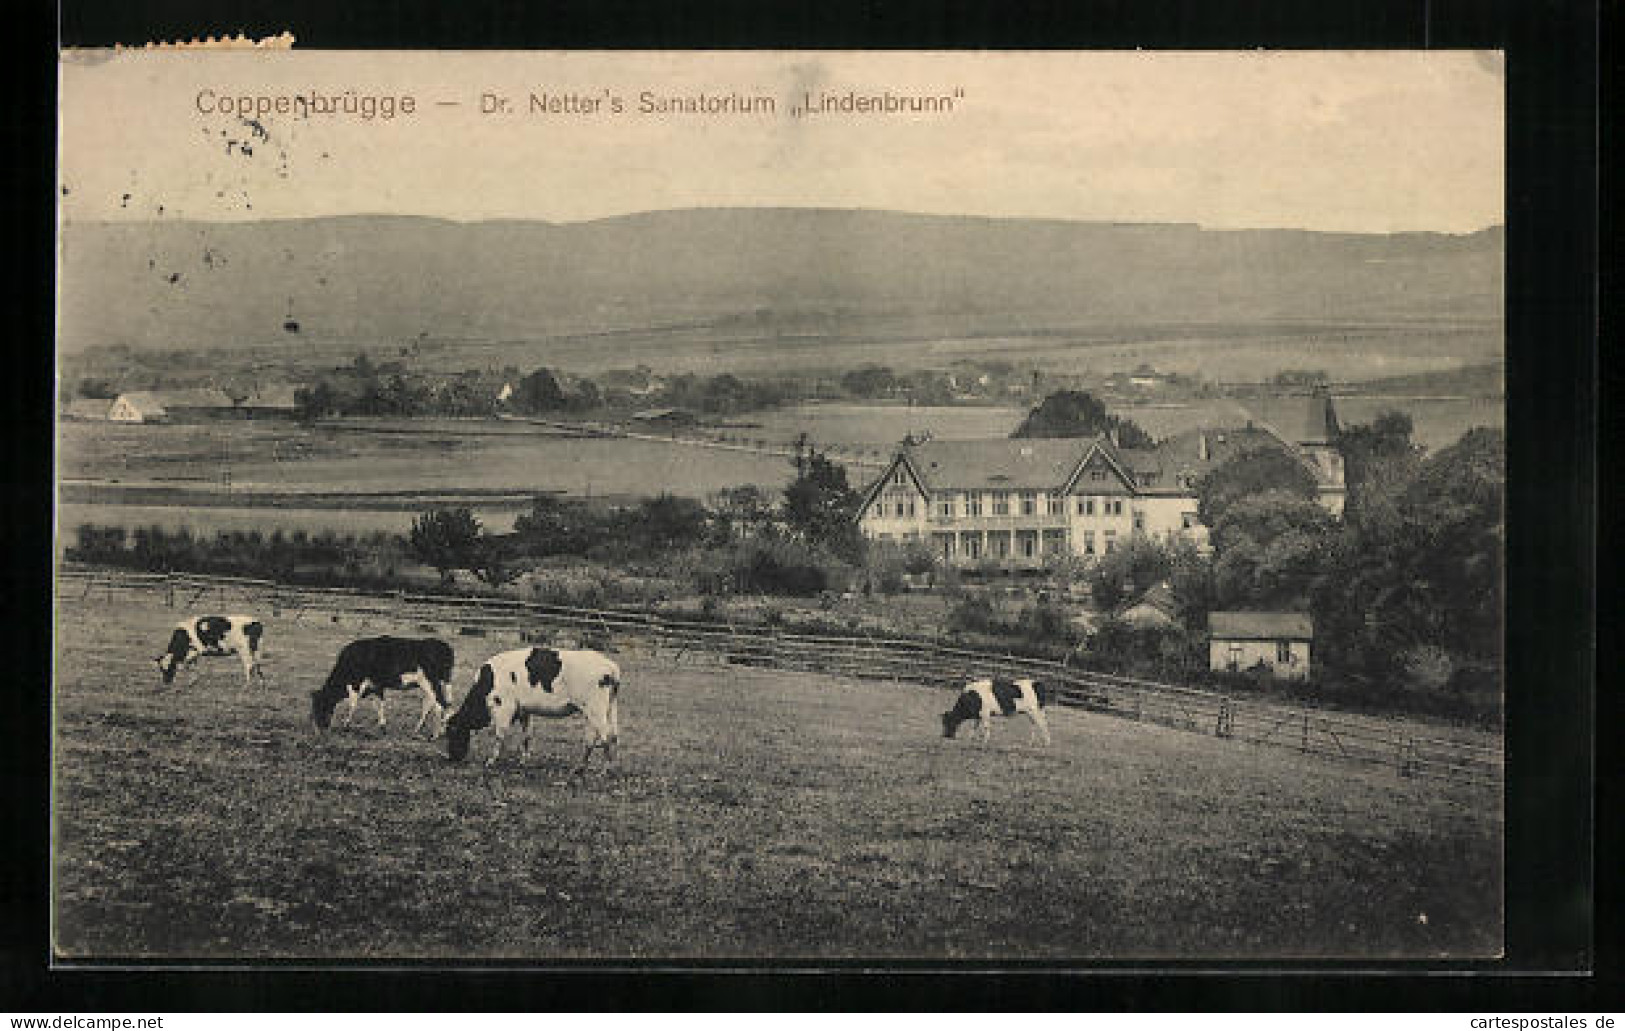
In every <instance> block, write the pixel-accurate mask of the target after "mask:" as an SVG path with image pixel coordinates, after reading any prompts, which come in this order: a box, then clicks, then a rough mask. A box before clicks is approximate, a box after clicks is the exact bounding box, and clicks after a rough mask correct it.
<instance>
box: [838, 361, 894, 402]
mask: <svg viewBox="0 0 1625 1031" xmlns="http://www.w3.org/2000/svg"><path fill="white" fill-rule="evenodd" d="M897 386H898V381H897V376H896V374H895V373H893V372H892V371H891V369H889V368H887V367H886V366H884V365H865V366H862V367H861V368H857V369H852V370H850V371H849V372H847V373H846V374H844V375H843V376H842V377H841V389H842V390H845V391H846V392H847V393H848V394H851V395H852V396H853V397H884V396H886V395H887V394H890V393H891V392H892V391H893V390H895V389H897Z"/></svg>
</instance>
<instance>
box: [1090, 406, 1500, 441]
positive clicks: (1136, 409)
mask: <svg viewBox="0 0 1625 1031" xmlns="http://www.w3.org/2000/svg"><path fill="white" fill-rule="evenodd" d="M1334 405H1335V408H1336V411H1337V420H1338V422H1339V423H1340V424H1342V425H1344V426H1352V425H1355V424H1357V423H1366V422H1370V421H1371V420H1373V419H1375V418H1376V417H1377V416H1378V415H1381V414H1382V413H1383V412H1386V411H1392V410H1398V411H1402V412H1404V413H1406V414H1407V415H1409V416H1410V417H1411V421H1412V423H1413V427H1414V428H1413V430H1412V434H1411V437H1412V439H1413V440H1414V441H1416V442H1417V443H1419V444H1422V445H1424V446H1425V447H1427V449H1428V450H1429V451H1437V450H1439V449H1440V448H1443V447H1448V446H1449V445H1451V444H1454V443H1455V442H1456V441H1458V440H1460V439H1461V435H1462V434H1463V433H1465V432H1467V431H1468V430H1469V429H1472V428H1473V427H1475V426H1492V427H1497V428H1499V427H1502V426H1504V425H1505V422H1506V405H1505V403H1504V402H1503V401H1501V400H1499V399H1488V398H1463V399H1460V400H1449V401H1440V400H1427V401H1421V400H1416V399H1413V398H1386V397H1339V398H1337V399H1336V400H1335V402H1334ZM1244 406H1245V402H1243V401H1231V400H1228V399H1222V398H1215V399H1211V400H1198V401H1190V402H1180V403H1177V404H1173V405H1114V406H1113V407H1112V411H1113V412H1114V413H1116V414H1118V415H1122V416H1126V417H1127V418H1129V419H1132V420H1134V422H1136V423H1138V424H1139V425H1140V426H1141V427H1142V428H1143V429H1144V430H1145V431H1146V432H1147V433H1150V434H1151V435H1152V436H1154V437H1167V436H1172V435H1173V434H1176V433H1181V432H1184V431H1185V430H1191V429H1196V428H1198V427H1201V426H1239V425H1242V424H1243V423H1244V422H1245V420H1246V419H1247V417H1248V416H1247V412H1246V408H1245V407H1244Z"/></svg>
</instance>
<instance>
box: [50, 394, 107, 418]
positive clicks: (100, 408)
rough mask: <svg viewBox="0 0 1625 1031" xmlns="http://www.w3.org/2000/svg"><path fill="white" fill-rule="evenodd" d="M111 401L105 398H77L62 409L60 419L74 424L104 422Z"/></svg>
mask: <svg viewBox="0 0 1625 1031" xmlns="http://www.w3.org/2000/svg"><path fill="white" fill-rule="evenodd" d="M112 410H113V401H112V399H111V398H106V397H77V398H74V399H73V400H72V401H69V402H68V403H67V405H66V406H65V407H64V408H63V409H62V418H64V419H68V420H71V421H74V422H106V421H107V419H108V417H109V413H110V412H112Z"/></svg>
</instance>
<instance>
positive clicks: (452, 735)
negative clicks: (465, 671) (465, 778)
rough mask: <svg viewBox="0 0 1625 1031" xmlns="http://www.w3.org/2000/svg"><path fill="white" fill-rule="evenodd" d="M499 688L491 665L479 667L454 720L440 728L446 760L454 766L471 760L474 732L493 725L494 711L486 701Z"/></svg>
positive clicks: (454, 715)
mask: <svg viewBox="0 0 1625 1031" xmlns="http://www.w3.org/2000/svg"><path fill="white" fill-rule="evenodd" d="M495 686H496V675H495V674H494V673H492V671H491V664H490V663H486V664H485V665H483V666H481V667H480V675H479V677H478V678H476V679H475V681H474V686H473V687H472V688H470V689H469V691H468V695H467V697H465V698H464V699H463V704H462V705H459V706H458V707H457V711H456V712H454V713H452V714H451V719H449V720H445V721H444V722H443V724H442V725H441V732H442V733H444V734H445V735H446V756H447V758H449V759H450V760H451V761H452V762H455V763H460V762H462V761H464V760H465V759H467V758H468V748H469V743H470V739H471V738H472V737H473V735H474V732H475V731H476V730H479V729H480V728H482V727H487V726H490V724H491V709H490V706H489V705H487V704H486V699H487V698H488V697H489V696H490V694H491V689H492V688H493V687H495Z"/></svg>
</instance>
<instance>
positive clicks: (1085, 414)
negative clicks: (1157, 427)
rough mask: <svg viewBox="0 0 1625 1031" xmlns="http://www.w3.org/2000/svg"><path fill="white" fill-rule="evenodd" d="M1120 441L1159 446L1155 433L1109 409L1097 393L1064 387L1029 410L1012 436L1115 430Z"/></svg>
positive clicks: (1128, 444)
mask: <svg viewBox="0 0 1625 1031" xmlns="http://www.w3.org/2000/svg"><path fill="white" fill-rule="evenodd" d="M1114 430H1115V431H1116V433H1117V443H1118V444H1120V445H1122V446H1123V447H1126V448H1149V447H1154V446H1155V445H1156V441H1155V440H1153V439H1152V438H1151V435H1150V434H1149V433H1147V432H1145V430H1143V429H1141V428H1140V427H1139V426H1138V425H1136V424H1135V423H1133V422H1130V421H1129V420H1128V419H1121V418H1118V417H1117V416H1115V415H1112V414H1110V413H1109V412H1107V411H1106V406H1105V405H1104V404H1103V403H1101V401H1099V400H1098V399H1097V398H1096V397H1095V396H1094V395H1093V394H1089V393H1085V392H1084V391H1081V390H1060V391H1057V392H1055V393H1053V394H1050V395H1049V396H1048V397H1046V398H1044V400H1043V401H1040V402H1039V404H1038V407H1036V408H1034V409H1033V410H1032V411H1031V412H1028V413H1027V418H1026V419H1024V420H1023V421H1022V423H1021V425H1020V426H1017V427H1016V429H1015V432H1013V433H1011V434H1010V436H1012V437H1094V436H1099V435H1101V434H1105V433H1111V432H1112V431H1114Z"/></svg>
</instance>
